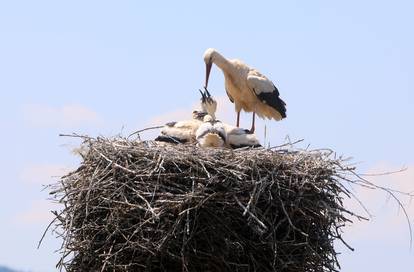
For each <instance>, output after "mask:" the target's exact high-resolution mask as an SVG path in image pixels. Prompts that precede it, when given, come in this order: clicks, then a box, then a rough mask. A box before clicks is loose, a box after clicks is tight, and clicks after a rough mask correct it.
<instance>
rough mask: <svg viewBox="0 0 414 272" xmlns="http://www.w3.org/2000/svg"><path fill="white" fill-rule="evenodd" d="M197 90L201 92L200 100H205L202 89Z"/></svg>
mask: <svg viewBox="0 0 414 272" xmlns="http://www.w3.org/2000/svg"><path fill="white" fill-rule="evenodd" d="M198 91H199V92H200V94H201V101H205V100H206V95H205V93H203V91H202V90H200V89H198Z"/></svg>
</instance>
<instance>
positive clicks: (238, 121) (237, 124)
mask: <svg viewBox="0 0 414 272" xmlns="http://www.w3.org/2000/svg"><path fill="white" fill-rule="evenodd" d="M239 124H240V111H238V112H237V123H236V126H237V127H239Z"/></svg>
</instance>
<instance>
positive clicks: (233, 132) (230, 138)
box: [224, 124, 261, 149]
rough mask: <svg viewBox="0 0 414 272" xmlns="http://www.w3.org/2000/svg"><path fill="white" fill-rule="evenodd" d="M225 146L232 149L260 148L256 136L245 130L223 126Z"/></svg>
mask: <svg viewBox="0 0 414 272" xmlns="http://www.w3.org/2000/svg"><path fill="white" fill-rule="evenodd" d="M224 129H225V131H226V135H227V145H228V146H229V147H231V148H233V149H236V148H242V147H261V145H260V142H259V139H257V137H256V135H255V134H253V133H251V132H250V131H249V130H247V129H243V128H238V127H235V126H231V125H227V124H225V126H224Z"/></svg>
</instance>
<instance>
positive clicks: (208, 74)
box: [204, 62, 212, 88]
mask: <svg viewBox="0 0 414 272" xmlns="http://www.w3.org/2000/svg"><path fill="white" fill-rule="evenodd" d="M211 65H212V63H211V62H210V63H206V85H205V86H204V87H205V88H207V86H208V78H209V76H210V71H211Z"/></svg>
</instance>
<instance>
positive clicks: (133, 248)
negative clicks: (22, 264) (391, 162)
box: [51, 138, 354, 272]
mask: <svg viewBox="0 0 414 272" xmlns="http://www.w3.org/2000/svg"><path fill="white" fill-rule="evenodd" d="M84 140H85V142H84V146H86V147H87V149H86V150H87V152H86V153H84V154H83V155H82V157H83V162H82V165H81V166H80V167H79V168H78V169H77V170H76V171H74V172H72V173H70V174H68V175H67V176H65V177H63V178H62V179H61V181H60V183H59V184H57V185H55V188H53V190H54V191H53V192H52V193H51V194H52V195H53V196H54V198H55V199H56V200H58V201H59V202H60V203H62V204H63V209H62V210H61V211H60V212H57V213H56V215H57V217H56V220H57V222H58V223H57V226H58V228H59V229H61V230H63V233H61V235H62V237H63V240H64V242H63V246H62V251H63V252H62V259H61V260H60V262H59V264H58V265H59V266H60V267H61V268H64V269H65V270H66V271H169V272H171V271H211V272H213V271H232V272H233V271H261V272H262V271H283V272H285V271H286V272H290V271H292V272H300V271H337V269H338V268H339V264H338V262H337V258H336V256H337V252H336V251H335V249H334V247H333V242H334V240H336V239H341V236H340V230H341V228H342V227H343V226H344V224H345V223H346V222H348V221H350V220H349V219H348V217H353V216H354V215H353V214H352V213H350V212H348V211H347V210H345V209H344V207H343V205H342V198H343V197H344V196H347V195H348V191H347V190H346V188H345V187H343V186H342V185H341V181H342V180H343V179H345V175H346V174H347V173H348V172H350V171H352V169H350V168H346V167H345V166H343V164H344V163H343V161H342V160H341V159H335V158H332V156H331V155H330V153H331V152H326V151H289V150H286V149H283V148H282V147H280V148H276V149H245V150H236V151H234V150H227V149H226V150H225V149H202V148H198V147H195V146H191V145H171V146H169V145H168V146H159V145H156V144H154V143H153V142H140V141H129V140H126V139H106V138H97V139H93V138H84ZM341 240H342V239H341Z"/></svg>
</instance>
